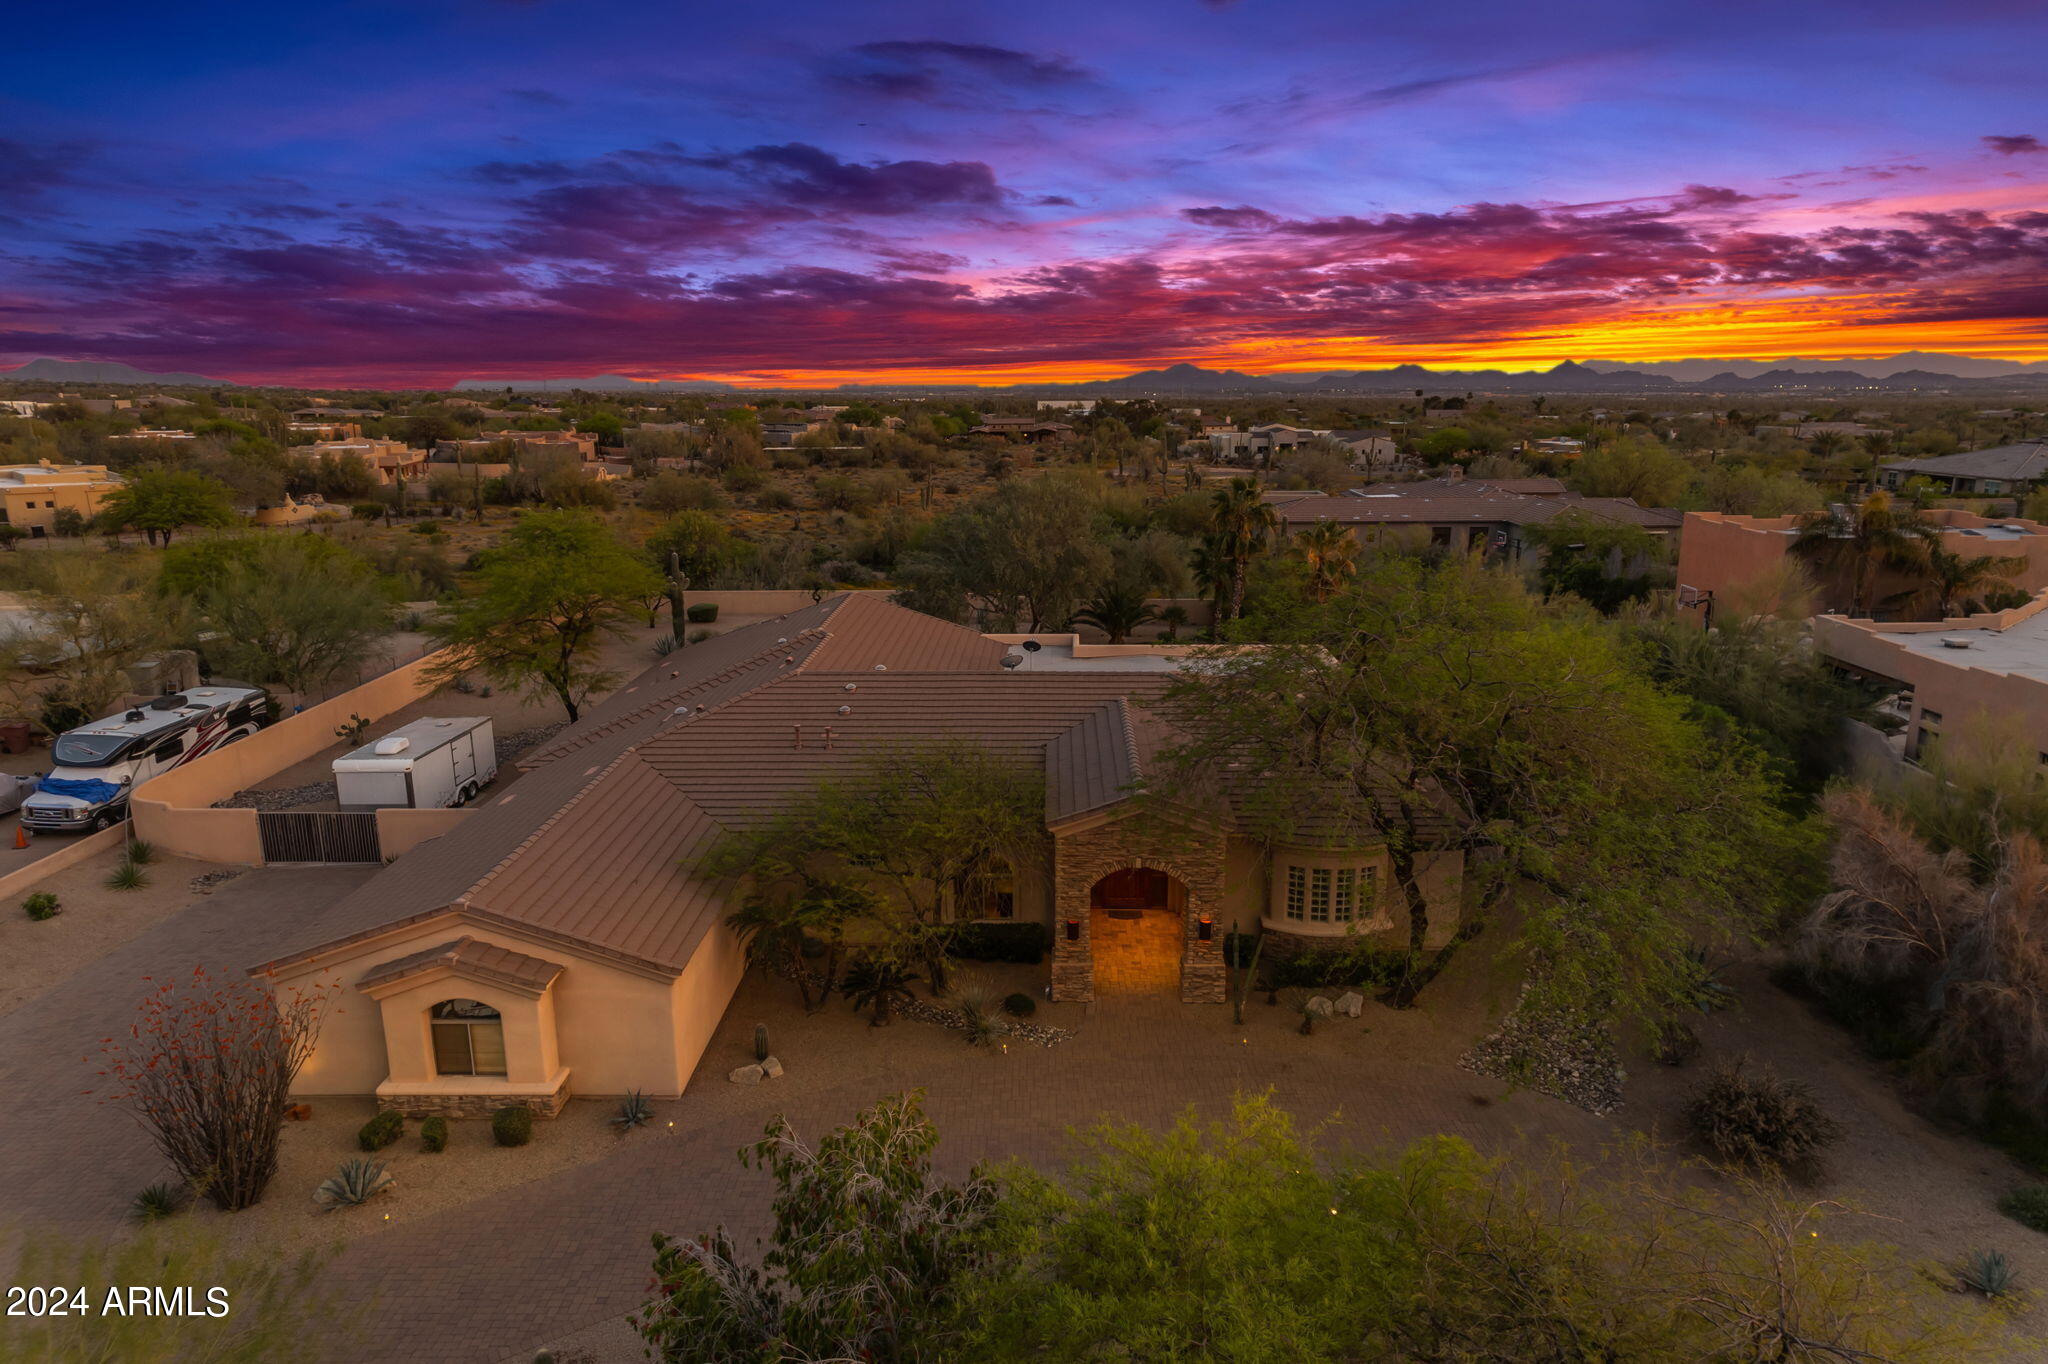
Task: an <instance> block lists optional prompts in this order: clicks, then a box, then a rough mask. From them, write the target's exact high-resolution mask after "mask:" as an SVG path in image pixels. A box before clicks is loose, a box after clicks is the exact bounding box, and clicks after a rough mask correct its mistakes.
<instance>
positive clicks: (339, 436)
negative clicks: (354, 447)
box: [284, 421, 363, 440]
mask: <svg viewBox="0 0 2048 1364" xmlns="http://www.w3.org/2000/svg"><path fill="white" fill-rule="evenodd" d="M284 429H285V430H286V431H287V432H289V433H290V434H292V435H294V436H311V437H312V438H313V439H314V440H351V439H353V438H355V437H357V436H360V435H362V434H363V425H362V423H361V422H344V421H331V422H320V421H310V422H287V423H285V428H284Z"/></svg>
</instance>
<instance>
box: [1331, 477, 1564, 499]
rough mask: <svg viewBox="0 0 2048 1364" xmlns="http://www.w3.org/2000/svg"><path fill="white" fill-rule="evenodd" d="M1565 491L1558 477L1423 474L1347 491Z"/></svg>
mask: <svg viewBox="0 0 2048 1364" xmlns="http://www.w3.org/2000/svg"><path fill="white" fill-rule="evenodd" d="M1564 491H1565V486H1564V483H1563V482H1562V481H1561V480H1559V479H1555V478H1420V479H1414V480H1412V481H1410V482H1407V483H1373V484H1369V485H1367V486H1366V487H1363V488H1354V489H1352V490H1351V491H1350V493H1349V494H1347V495H1348V496H1351V497H1380V496H1385V495H1387V494H1392V495H1393V496H1396V497H1430V496H1450V497H1478V496H1482V495H1484V494H1486V493H1517V494H1520V495H1521V496H1524V497H1556V496H1558V495H1559V494H1561V493H1563V492H1564Z"/></svg>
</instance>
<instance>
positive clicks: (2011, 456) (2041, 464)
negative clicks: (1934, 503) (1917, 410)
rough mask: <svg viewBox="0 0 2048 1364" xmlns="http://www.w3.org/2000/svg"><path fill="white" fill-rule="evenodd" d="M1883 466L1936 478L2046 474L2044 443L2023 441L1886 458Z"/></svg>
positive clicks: (2047, 457)
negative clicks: (1931, 455) (1924, 456)
mask: <svg viewBox="0 0 2048 1364" xmlns="http://www.w3.org/2000/svg"><path fill="white" fill-rule="evenodd" d="M1884 467H1885V468H1887V469H1898V470H1902V471H1904V472H1906V473H1915V474H1933V475H1935V476H1937V477H1940V478H2000V479H2009V480H2013V481H2019V480H2024V479H2032V478H2041V477H2043V476H2044V475H2048V443H2044V442H2041V441H2023V442H2021V443H2020V444H2018V445H1994V446H1992V447H1990V448H1989V449H1986V450H1965V451H1963V452H1962V453H1961V454H1957V455H1937V456H1935V457H1934V458H1932V459H1890V460H1886V461H1885V464H1884Z"/></svg>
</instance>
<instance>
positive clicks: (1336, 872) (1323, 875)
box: [1279, 858, 1379, 926]
mask: <svg viewBox="0 0 2048 1364" xmlns="http://www.w3.org/2000/svg"><path fill="white" fill-rule="evenodd" d="M1378 878H1379V868H1378V867H1377V866H1374V865H1361V864H1359V863H1356V862H1346V861H1339V860H1337V859H1334V858H1333V859H1331V860H1330V861H1328V862H1325V863H1323V864H1321V865H1317V864H1315V863H1300V864H1297V863H1289V864H1287V865H1285V866H1284V867H1283V868H1282V869H1281V877H1280V882H1279V889H1280V913H1281V916H1282V917H1283V918H1286V919H1290V920H1293V921H1295V922H1298V923H1309V924H1327V925H1331V926H1337V925H1343V924H1350V923H1369V922H1371V921H1372V919H1373V918H1374V916H1375V913H1376V910H1377V905H1378V898H1379V897H1378V893H1377V892H1378Z"/></svg>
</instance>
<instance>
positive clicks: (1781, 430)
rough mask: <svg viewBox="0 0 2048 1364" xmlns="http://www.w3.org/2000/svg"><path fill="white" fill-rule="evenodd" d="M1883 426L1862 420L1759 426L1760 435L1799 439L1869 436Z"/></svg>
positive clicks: (1758, 432)
mask: <svg viewBox="0 0 2048 1364" xmlns="http://www.w3.org/2000/svg"><path fill="white" fill-rule="evenodd" d="M1882 429H1883V428H1882V427H1877V426H1866V425H1864V424H1863V423H1862V422H1804V421H1803V422H1793V423H1791V424H1790V425H1785V426H1759V427H1757V428H1756V430H1757V434H1758V435H1760V436H1761V435H1776V436H1791V437H1793V438H1795V439H1797V440H1811V439H1813V438H1814V437H1815V436H1868V435H1870V434H1872V433H1874V432H1876V431H1880V430H1882Z"/></svg>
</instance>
